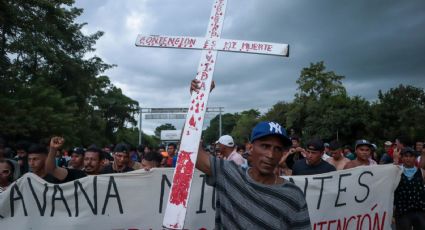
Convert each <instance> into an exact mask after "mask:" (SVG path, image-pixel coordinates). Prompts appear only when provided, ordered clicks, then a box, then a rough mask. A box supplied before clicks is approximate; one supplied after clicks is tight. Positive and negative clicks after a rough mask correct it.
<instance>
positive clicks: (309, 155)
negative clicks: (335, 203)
mask: <svg viewBox="0 0 425 230" xmlns="http://www.w3.org/2000/svg"><path fill="white" fill-rule="evenodd" d="M290 139H291V142H292V145H291V147H290V148H286V149H284V150H283V154H282V157H281V158H280V160H279V163H278V165H277V167H276V168H275V174H276V175H279V176H291V175H293V176H297V175H315V174H321V173H327V172H332V171H336V170H345V169H350V168H355V167H358V166H373V165H378V164H395V165H398V166H400V167H401V169H402V175H401V180H400V183H399V185H398V187H397V189H396V191H395V193H394V219H395V224H396V229H411V228H412V227H413V229H423V228H424V227H425V148H424V142H423V141H421V140H420V141H416V142H415V143H414V144H412V143H409V141H408V139H407V138H405V137H398V138H396V139H395V140H394V142H392V141H389V140H388V141H385V142H384V143H382V148H381V149H382V151H381V152H380V153H379V154H378V152H379V151H378V146H377V145H376V144H373V143H371V142H370V141H368V140H364V139H361V140H357V141H356V142H355V143H354V146H353V147H354V148H352V147H351V146H350V145H343V144H342V143H341V142H339V141H337V140H332V141H330V142H329V143H325V142H323V141H322V140H320V139H316V138H313V139H311V140H308V141H306V142H305V145H304V146H302V145H301V139H300V137H299V136H296V135H293V136H292V137H291V138H290ZM217 145H218V148H216V153H215V155H216V156H217V157H219V158H223V159H227V160H229V161H233V162H234V163H235V164H237V165H240V166H241V167H250V155H251V154H250V153H249V151H248V152H246V151H245V149H246V147H244V146H241V145H240V146H237V145H235V144H234V143H233V139H232V137H231V136H228V135H225V136H223V137H221V138H220V139H219V140H218V141H217ZM248 145H249V144H248ZM235 153H239V154H240V155H241V156H242V157H245V161H244V162H241V161H240V160H239V157H234V156H233V155H234V154H235Z"/></svg>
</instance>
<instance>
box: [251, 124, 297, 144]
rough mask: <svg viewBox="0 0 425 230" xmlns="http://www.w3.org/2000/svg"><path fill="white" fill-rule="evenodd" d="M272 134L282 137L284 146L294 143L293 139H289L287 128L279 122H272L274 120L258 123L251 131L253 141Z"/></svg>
mask: <svg viewBox="0 0 425 230" xmlns="http://www.w3.org/2000/svg"><path fill="white" fill-rule="evenodd" d="M270 135H275V136H278V137H280V139H281V140H282V144H283V145H284V146H291V145H292V141H291V140H290V139H289V137H288V135H287V134H286V129H285V128H284V127H283V126H281V125H280V124H279V123H277V122H272V121H263V122H260V123H258V124H257V125H256V126H255V127H254V129H253V130H252V133H251V143H252V142H254V141H255V140H257V139H259V138H262V137H265V136H270Z"/></svg>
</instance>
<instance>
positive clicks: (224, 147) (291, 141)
mask: <svg viewBox="0 0 425 230" xmlns="http://www.w3.org/2000/svg"><path fill="white" fill-rule="evenodd" d="M212 88H214V86H213V85H212ZM198 89H199V81H198V80H193V81H192V83H191V92H192V91H194V92H196V93H198ZM64 143H65V140H64V139H63V138H62V137H57V136H55V137H52V138H51V139H50V143H49V144H48V145H41V144H29V143H24V142H18V144H16V145H15V146H13V148H11V147H10V146H7V145H6V143H5V141H4V140H2V139H0V193H1V192H3V191H5V190H6V189H7V187H8V186H10V184H11V183H13V182H14V181H15V180H17V179H18V178H19V177H21V176H22V175H24V174H25V173H34V174H35V175H37V176H39V177H41V178H43V179H44V180H46V181H47V182H50V183H65V182H68V181H72V180H75V179H79V178H82V177H85V176H87V175H98V174H109V173H125V172H128V171H132V170H137V169H144V170H150V169H151V168H156V167H175V166H176V162H177V157H178V143H177V144H175V143H170V144H168V145H167V146H163V145H161V146H158V148H155V149H152V148H151V147H149V146H138V147H137V148H131V147H130V146H129V145H127V144H125V143H119V144H117V145H115V146H106V147H104V148H99V147H97V146H96V145H91V146H88V147H87V148H83V147H74V148H71V149H69V150H67V151H66V150H65V149H64V148H63V147H64ZM302 143H303V141H301V138H300V137H299V136H295V135H293V136H291V137H290V136H289V135H287V133H286V130H285V128H284V127H283V126H281V125H280V124H278V123H276V122H260V123H258V124H257V125H256V126H255V127H254V128H253V130H252V133H251V136H250V140H249V142H248V143H246V144H245V145H237V144H236V143H235V142H234V140H233V138H232V137H231V136H230V135H224V136H221V137H220V138H219V139H218V140H217V141H216V142H215V143H212V145H211V146H210V147H209V148H204V147H203V146H200V148H199V152H198V158H197V162H196V168H197V169H199V170H201V171H202V172H204V173H205V174H206V175H207V184H209V185H210V186H214V187H215V188H216V213H215V215H216V216H215V225H216V229H311V222H310V217H309V213H308V207H307V202H306V200H305V196H304V194H303V192H302V191H301V189H299V188H298V187H297V186H296V185H295V184H293V183H291V182H290V181H288V180H285V179H283V178H282V177H281V176H284V175H286V176H289V175H294V176H297V175H314V174H321V173H327V172H332V171H336V170H346V169H350V168H355V167H359V166H372V167H373V166H374V165H378V164H395V165H398V166H400V168H401V169H402V175H401V180H400V183H399V185H398V187H397V189H396V191H395V194H394V217H395V223H396V226H397V229H411V228H412V227H413V229H423V227H424V226H425V170H424V169H425V148H424V142H423V141H422V140H421V141H417V142H416V143H415V144H414V145H412V144H411V143H409V142H408V141H407V139H406V138H404V137H397V138H396V139H394V142H392V141H390V140H388V141H385V142H384V143H383V148H382V149H383V150H384V151H383V152H382V153H380V154H378V152H379V151H377V150H378V149H380V148H378V146H377V145H376V144H373V143H371V142H370V141H368V140H365V139H361V140H357V141H356V142H355V143H354V145H353V147H354V148H353V147H352V146H351V145H343V144H342V143H341V142H339V141H338V140H332V141H330V142H329V143H324V142H323V140H321V139H317V138H313V139H311V140H307V141H306V142H305V143H304V144H302ZM194 144H196V143H194Z"/></svg>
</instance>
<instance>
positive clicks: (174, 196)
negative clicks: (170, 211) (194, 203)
mask: <svg viewBox="0 0 425 230" xmlns="http://www.w3.org/2000/svg"><path fill="white" fill-rule="evenodd" d="M190 154H192V153H189V152H185V151H183V150H182V151H181V152H180V153H179V158H178V161H177V166H176V169H175V170H176V171H177V172H179V173H176V174H174V178H173V186H175V189H172V190H171V196H170V203H172V204H175V205H180V204H183V205H184V207H187V206H186V205H187V204H186V202H187V198H188V194H189V187H190V181H191V179H192V173H193V168H194V167H195V164H193V162H192V160H191V159H190Z"/></svg>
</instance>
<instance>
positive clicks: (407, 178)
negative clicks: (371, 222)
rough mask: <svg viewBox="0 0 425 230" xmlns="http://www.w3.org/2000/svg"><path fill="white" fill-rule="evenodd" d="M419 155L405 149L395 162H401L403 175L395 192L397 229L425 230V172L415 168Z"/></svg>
mask: <svg viewBox="0 0 425 230" xmlns="http://www.w3.org/2000/svg"><path fill="white" fill-rule="evenodd" d="M418 155H419V154H418V153H417V152H416V151H415V150H414V149H412V148H410V147H404V148H402V149H401V151H400V158H401V159H396V158H399V156H397V155H396V156H395V157H394V161H398V160H401V163H402V166H401V169H402V170H403V174H402V175H401V179H400V182H399V184H398V187H397V189H396V190H395V192H394V206H395V210H394V216H395V222H396V227H397V229H412V228H413V229H414V230H416V229H418V230H419V229H423V227H424V226H425V187H424V185H425V170H423V169H421V168H417V167H416V166H415V161H416V158H417V157H418Z"/></svg>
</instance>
